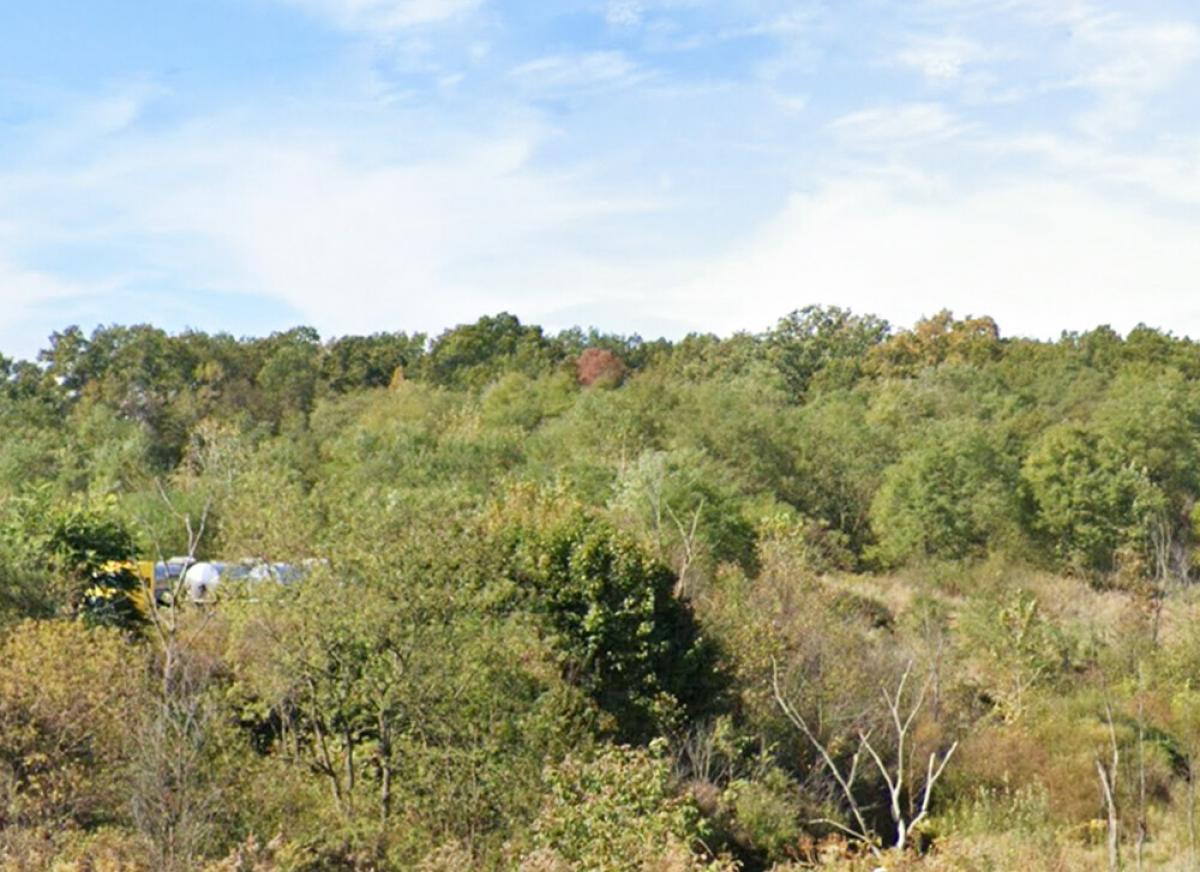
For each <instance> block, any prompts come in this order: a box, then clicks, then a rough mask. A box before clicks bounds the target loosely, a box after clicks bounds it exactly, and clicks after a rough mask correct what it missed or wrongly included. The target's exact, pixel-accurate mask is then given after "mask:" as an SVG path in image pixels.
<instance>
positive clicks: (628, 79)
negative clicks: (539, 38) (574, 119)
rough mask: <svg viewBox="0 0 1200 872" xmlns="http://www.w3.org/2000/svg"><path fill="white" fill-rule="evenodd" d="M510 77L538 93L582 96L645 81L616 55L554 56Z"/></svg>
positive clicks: (641, 72)
mask: <svg viewBox="0 0 1200 872" xmlns="http://www.w3.org/2000/svg"><path fill="white" fill-rule="evenodd" d="M509 75H510V76H512V77H513V78H514V79H516V80H517V81H519V82H521V83H522V84H523V85H525V86H526V87H528V88H530V89H533V90H538V91H559V92H569V93H574V94H578V93H585V92H591V91H599V90H606V89H608V88H620V87H625V86H627V85H632V84H635V83H637V82H639V81H642V80H643V79H645V78H647V75H648V74H647V72H646V71H645V70H643V69H642V68H641V67H639V66H638V65H637V64H636V63H634V62H633V61H631V60H630V59H629V58H628V57H627V56H626V55H625V54H623V53H622V52H619V51H595V52H583V53H580V54H556V55H547V56H546V57H541V58H537V59H535V60H532V61H528V62H527V63H523V64H521V65H520V66H517V67H514V68H513V69H512V70H511V71H510V72H509Z"/></svg>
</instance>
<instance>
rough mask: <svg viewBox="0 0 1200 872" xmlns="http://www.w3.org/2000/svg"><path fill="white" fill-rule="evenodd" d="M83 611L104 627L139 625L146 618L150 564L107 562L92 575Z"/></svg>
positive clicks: (151, 574) (151, 583) (150, 587)
mask: <svg viewBox="0 0 1200 872" xmlns="http://www.w3.org/2000/svg"><path fill="white" fill-rule="evenodd" d="M91 580H92V584H91V586H90V587H89V588H88V589H87V590H86V591H84V595H83V596H84V608H85V610H86V612H87V613H88V614H89V615H90V616H91V618H92V619H93V620H97V621H99V622H101V623H106V624H119V625H127V624H131V623H140V622H142V621H145V620H147V619H148V618H149V617H150V595H151V591H152V590H153V589H154V564H153V563H152V562H150V561H147V560H138V561H134V560H109V561H107V562H106V563H104V564H102V565H101V566H100V568H99V569H97V570H96V571H94V572H93V573H92V578H91Z"/></svg>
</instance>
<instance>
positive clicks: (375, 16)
mask: <svg viewBox="0 0 1200 872" xmlns="http://www.w3.org/2000/svg"><path fill="white" fill-rule="evenodd" d="M280 2H284V3H290V4H291V5H294V6H299V7H301V8H304V9H307V10H308V11H309V12H312V13H315V14H318V15H323V16H325V17H328V18H329V19H331V20H332V21H334V22H336V23H337V24H338V25H339V26H340V27H345V28H348V29H353V30H367V31H382V32H390V31H395V30H402V29H404V28H407V27H413V26H415V25H420V24H433V23H437V22H441V21H447V20H451V19H455V18H460V17H462V16H464V15H467V14H469V13H471V12H474V11H476V10H477V9H479V7H480V6H482V5H483V2H484V0H280Z"/></svg>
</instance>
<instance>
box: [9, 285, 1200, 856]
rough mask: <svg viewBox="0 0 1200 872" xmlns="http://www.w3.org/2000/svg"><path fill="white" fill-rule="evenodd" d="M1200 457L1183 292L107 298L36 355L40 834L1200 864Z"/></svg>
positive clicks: (18, 435) (266, 849)
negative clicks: (502, 302)
mask: <svg viewBox="0 0 1200 872" xmlns="http://www.w3.org/2000/svg"><path fill="white" fill-rule="evenodd" d="M1198 497H1200V345H1197V344H1196V343H1194V342H1192V341H1191V340H1188V339H1181V338H1177V337H1174V336H1171V335H1169V334H1164V333H1161V332H1159V331H1156V330H1152V329H1149V328H1138V329H1136V330H1134V331H1132V332H1131V333H1129V334H1128V335H1127V336H1124V337H1122V336H1120V335H1118V334H1116V333H1115V332H1113V331H1112V330H1110V329H1108V328H1106V327H1098V328H1097V329H1095V330H1092V331H1089V332H1087V333H1082V334H1065V335H1063V336H1062V337H1061V338H1060V339H1059V340H1057V341H1054V342H1043V341H1035V340H1029V339H1020V338H1007V337H1005V336H1003V335H1002V334H1001V331H1000V329H999V327H998V326H997V325H996V324H995V323H994V322H993V321H992V320H991V319H990V318H986V317H968V318H965V319H960V318H955V317H954V316H953V315H951V314H950V313H948V312H942V313H939V314H938V315H936V316H933V317H931V318H928V319H926V320H924V321H921V322H920V323H918V324H916V325H914V326H913V327H912V328H910V329H902V328H895V327H893V326H891V325H889V324H887V323H886V322H884V321H883V320H881V319H879V318H876V317H873V316H869V315H858V314H854V313H851V312H848V311H844V310H841V309H836V308H819V307H809V308H806V309H802V310H799V311H796V312H793V313H791V314H789V315H787V316H785V317H784V318H782V319H781V320H780V321H779V322H778V323H777V325H776V326H775V327H774V328H773V329H770V330H767V331H765V332H763V333H761V334H735V335H733V336H728V337H718V336H713V335H693V336H688V337H686V338H684V339H682V340H679V341H677V342H670V341H666V340H657V341H644V340H643V339H641V338H639V337H637V336H619V335H609V334H602V333H599V332H596V331H582V330H572V331H567V332H563V333H559V334H550V333H547V332H546V331H543V330H542V329H541V328H539V327H536V326H531V325H526V324H522V323H521V322H520V321H518V320H517V319H516V318H515V317H513V316H511V315H506V314H500V315H497V316H495V317H487V318H482V319H480V320H479V321H478V322H476V323H474V324H468V325H460V326H458V327H455V328H453V329H449V330H447V331H445V332H444V333H442V334H441V335H439V336H437V337H434V338H427V337H425V336H422V335H410V334H405V333H379V334H375V335H372V336H360V337H354V336H351V337H340V338H333V339H327V340H323V339H322V338H321V337H320V336H319V335H318V334H317V333H316V332H315V331H314V330H312V329H309V328H297V329H294V330H291V331H288V332H286V333H280V334H275V335H272V336H270V337H267V338H261V339H254V338H242V339H239V338H235V337H233V336H229V335H224V334H216V335H209V334H205V333H200V332H187V333H183V334H179V335H170V334H168V333H166V332H164V331H162V330H159V329H156V328H154V327H152V326H148V325H138V326H132V327H123V326H109V327H100V328H97V329H96V330H95V331H94V332H93V333H91V334H90V335H87V334H85V333H84V332H83V331H81V330H79V329H78V328H75V327H71V328H67V329H65V330H63V331H62V332H59V333H55V334H54V335H53V336H52V337H50V340H49V342H48V344H47V347H46V348H45V350H44V351H43V352H42V353H41V355H40V357H39V359H38V360H37V361H12V360H9V359H8V358H4V357H0V868H6V869H8V868H11V869H26V868H55V869H68V870H70V869H78V870H84V869H111V870H151V869H153V870H164V869H165V870H191V869H210V870H214V872H215V870H235V869H239V870H240V869H244V870H251V869H253V870H262V872H267V870H272V872H273V870H313V872H315V870H327V869H328V870H337V869H359V870H385V869H388V870H390V869H421V870H426V872H434V870H457V869H492V870H521V872H551V870H568V869H571V870H574V869H583V870H595V872H624V870H629V872H642V870H645V872H650V870H664V872H665V870H672V872H674V870H679V872H682V870H701V869H704V870H731V869H742V870H746V872H754V870H769V869H774V870H776V872H785V870H793V869H800V868H809V867H810V866H812V865H814V864H820V865H825V866H827V867H828V868H832V869H838V868H841V869H874V868H876V867H879V866H883V867H885V868H888V869H913V870H949V869H991V868H995V869H1012V868H1021V867H1024V868H1029V869H1050V868H1055V869H1081V870H1082V869H1098V868H1105V867H1106V865H1109V864H1115V863H1116V862H1118V861H1119V862H1122V863H1125V864H1126V865H1132V864H1133V863H1134V862H1136V863H1137V864H1139V867H1140V866H1141V865H1144V866H1146V867H1147V868H1163V869H1193V868H1197V863H1198V851H1200V836H1198V835H1197V821H1198V818H1197V808H1196V785H1195V774H1196V766H1197V765H1200V621H1198V620H1197V618H1200V594H1198V593H1197V591H1196V589H1195V587H1194V585H1193V583H1192V582H1193V581H1194V580H1195V578H1196V575H1197V571H1198V570H1196V569H1195V568H1194V567H1193V563H1194V562H1195V561H1194V556H1195V552H1196V547H1197V544H1198V537H1200V513H1198V512H1197V498H1198ZM173 556H185V557H187V558H190V559H193V560H204V561H224V562H226V563H228V564H230V565H232V564H233V563H235V562H236V561H239V560H247V561H251V562H256V565H261V564H263V563H264V562H266V563H270V562H280V563H286V564H288V565H289V566H295V567H303V571H297V572H296V574H295V576H294V577H292V576H289V583H277V582H276V581H273V580H272V579H271V578H270V577H267V578H266V579H265V580H257V581H255V580H251V578H250V576H249V575H247V576H246V578H244V579H241V580H239V579H236V578H234V577H233V576H232V574H230V575H229V576H228V577H227V578H225V579H224V580H223V581H222V582H221V584H220V585H219V586H218V587H217V588H216V589H215V592H214V593H213V595H212V596H208V597H206V598H205V599H204V600H203V601H201V602H193V601H191V598H190V597H189V596H188V595H187V592H186V590H185V589H183V588H182V587H180V586H179V584H178V583H176V582H172V581H170V580H168V582H165V583H164V584H165V587H162V586H160V589H158V590H157V591H156V590H155V589H154V584H153V583H152V582H151V581H149V578H151V577H152V566H153V564H154V563H155V562H158V561H164V560H166V559H167V558H170V557H173ZM139 561H141V562H142V564H141V565H143V566H150V567H151V576H149V577H147V576H145V574H144V573H145V570H143V569H139V568H138V567H139V563H138V562H139ZM172 585H174V587H172ZM56 864H57V865H56Z"/></svg>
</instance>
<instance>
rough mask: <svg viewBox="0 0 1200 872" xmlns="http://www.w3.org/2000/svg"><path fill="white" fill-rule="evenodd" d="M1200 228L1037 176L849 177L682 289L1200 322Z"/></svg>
mask: <svg viewBox="0 0 1200 872" xmlns="http://www.w3.org/2000/svg"><path fill="white" fill-rule="evenodd" d="M935 187H936V186H935ZM1197 238H1200V221H1197V220H1195V219H1194V218H1192V217H1188V218H1180V217H1173V218H1172V217H1166V216H1163V215H1159V214H1156V213H1154V212H1152V211H1150V210H1148V209H1146V208H1144V207H1141V206H1139V205H1137V204H1131V203H1130V202H1128V201H1124V200H1120V199H1112V198H1105V197H1102V196H1099V195H1097V194H1095V193H1093V192H1091V191H1089V190H1087V189H1085V188H1081V187H1076V186H1069V185H1064V184H1061V183H1058V182H1054V181H1047V180H1039V179H1037V178H1023V179H1021V178H1017V179H1012V180H1007V181H1006V182H1001V181H997V182H996V183H995V184H993V185H991V186H989V187H987V188H985V189H983V190H980V191H978V192H976V193H973V194H963V193H957V194H956V193H953V192H951V193H946V192H937V191H936V190H934V191H932V192H931V191H930V190H929V189H922V190H920V191H912V190H911V189H909V188H907V187H906V186H903V185H899V184H895V183H889V182H884V181H871V182H861V181H853V180H843V181H836V182H832V183H830V184H828V185H826V186H825V187H823V188H822V189H821V190H819V191H817V192H815V193H813V194H808V195H796V196H793V197H792V198H791V199H790V201H789V202H788V204H787V206H786V208H784V209H783V210H782V211H781V212H780V214H779V215H778V216H776V218H775V219H774V220H773V221H771V222H770V223H769V224H768V225H767V226H765V227H764V228H763V229H762V231H761V232H760V233H758V234H757V235H756V236H755V237H754V238H753V239H751V240H750V241H748V242H746V243H745V244H743V245H741V246H739V247H738V248H737V249H736V250H734V251H731V252H729V253H727V254H726V255H724V256H722V257H721V258H719V259H717V260H716V261H715V262H714V263H712V264H708V265H705V267H704V268H703V269H702V270H700V271H698V274H697V277H696V278H695V279H693V280H692V281H690V282H688V283H685V284H683V285H680V286H678V287H676V288H675V290H674V291H673V293H672V295H671V297H672V299H673V300H674V301H675V302H676V303H677V304H680V305H683V301H686V305H687V307H688V310H689V311H690V312H692V313H693V315H694V317H696V318H701V319H703V320H705V321H706V322H708V323H717V324H724V325H727V326H735V325H736V326H743V327H755V326H761V325H765V324H768V323H770V322H771V320H772V319H773V318H775V317H777V316H778V315H779V313H780V312H784V311H788V310H790V309H792V308H795V307H797V306H800V305H803V304H805V303H809V302H822V303H831V304H838V305H842V306H849V307H851V308H853V309H854V310H856V311H863V312H874V313H878V314H880V315H883V316H885V317H888V318H889V319H891V320H892V321H893V322H894V323H898V324H901V325H908V324H911V323H913V322H914V321H915V320H916V319H917V318H919V317H921V316H922V315H927V314H932V313H933V312H935V311H936V310H938V309H940V308H942V307H943V306H944V307H949V308H951V309H953V310H955V311H956V312H958V313H959V314H965V313H975V314H990V315H993V316H994V317H996V319H997V321H998V322H999V324H1000V326H1001V328H1002V329H1003V330H1004V331H1005V332H1006V333H1009V334H1023V335H1035V336H1043V337H1049V336H1053V335H1055V334H1056V333H1057V331H1058V330H1060V329H1065V328H1075V329H1088V328H1091V327H1094V326H1096V325H1097V324H1101V323H1111V324H1112V325H1113V326H1115V327H1116V328H1118V329H1128V328H1130V327H1133V326H1135V325H1136V324H1137V323H1138V322H1141V321H1145V322H1147V323H1149V324H1152V325H1156V326H1160V327H1165V328H1169V329H1172V330H1175V331H1177V332H1186V333H1189V334H1191V335H1200V300H1197V299H1196V296H1195V278H1194V277H1195V276H1197V275H1200V245H1197V244H1196V239H1197Z"/></svg>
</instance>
